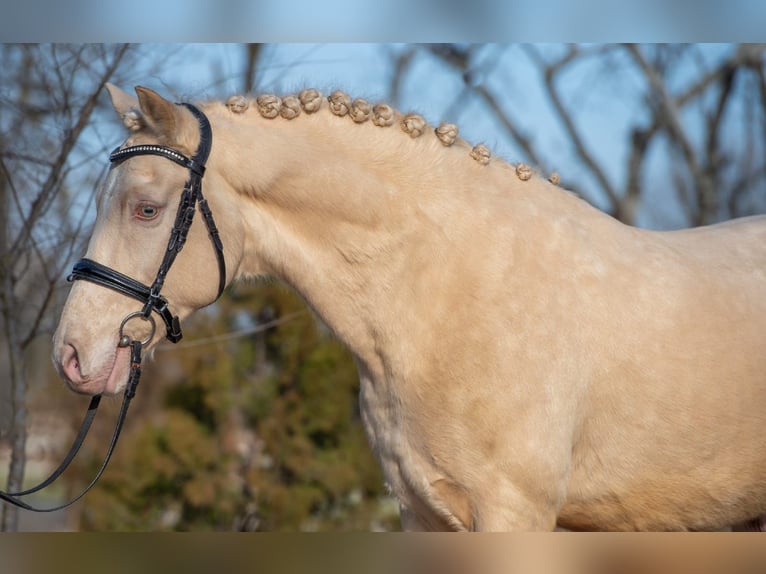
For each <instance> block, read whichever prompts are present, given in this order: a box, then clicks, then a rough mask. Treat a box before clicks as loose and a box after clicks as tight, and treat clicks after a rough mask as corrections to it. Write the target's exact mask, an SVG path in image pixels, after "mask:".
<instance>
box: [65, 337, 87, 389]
mask: <svg viewBox="0 0 766 574" xmlns="http://www.w3.org/2000/svg"><path fill="white" fill-rule="evenodd" d="M61 368H62V370H63V371H64V375H65V376H66V378H67V379H69V380H70V381H71V382H73V383H82V381H83V377H82V371H80V358H79V357H78V355H77V349H75V348H74V347H73V346H72V345H69V344H67V345H65V346H64V352H63V353H62V354H61Z"/></svg>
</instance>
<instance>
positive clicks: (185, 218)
mask: <svg viewBox="0 0 766 574" xmlns="http://www.w3.org/2000/svg"><path fill="white" fill-rule="evenodd" d="M179 105H183V106H185V107H186V108H188V109H189V111H190V112H191V113H192V114H193V115H194V116H195V117H196V118H197V121H198V122H199V130H200V143H199V147H198V148H197V151H196V152H195V153H194V155H193V156H192V157H187V156H186V155H184V154H182V153H181V152H179V151H178V150H175V149H173V148H170V147H167V146H161V145H135V146H129V147H125V148H119V147H118V148H117V149H115V150H114V151H113V152H112V153H111V154H110V155H109V161H110V163H111V164H112V166H115V165H119V164H120V163H122V162H123V161H125V160H127V159H129V158H131V157H134V156H139V155H158V156H161V157H164V158H167V159H169V160H171V161H173V162H175V163H177V164H178V165H181V166H183V167H185V168H187V169H188V170H189V179H188V180H187V181H186V184H185V185H184V190H183V193H182V194H181V200H180V202H179V204H178V211H177V212H176V218H175V222H174V223H173V229H172V230H171V232H170V239H169V240H168V246H167V249H166V250H165V254H164V256H163V258H162V263H160V268H159V270H158V271H157V275H156V276H155V278H154V281H153V282H152V284H151V285H144V284H143V283H141V282H140V281H136V280H135V279H133V278H131V277H129V276H127V275H124V274H122V273H120V272H119V271H115V270H114V269H112V268H110V267H107V266H106V265H102V264H101V263H97V262H96V261H93V260H92V259H87V258H83V259H80V260H79V261H78V262H77V263H75V265H74V268H73V269H72V274H71V275H69V277H68V278H67V280H68V281H70V282H72V281H77V280H85V281H90V282H91V283H95V284H97V285H101V286H102V287H108V288H109V289H113V290H114V291H117V292H118V293H122V294H123V295H126V296H128V297H132V298H133V299H137V300H138V301H140V302H141V303H143V304H144V305H143V308H142V309H141V310H140V311H135V312H133V313H130V314H128V315H127V316H126V317H125V318H124V319H123V320H122V323H121V324H120V328H119V332H118V333H119V339H118V347H130V374H129V375H128V383H127V386H126V388H125V394H124V397H123V401H122V407H121V408H120V413H119V415H118V417H117V423H116V424H115V429H114V433H113V434H112V440H111V441H110V443H109V448H108V449H107V452H106V455H105V457H104V461H103V463H102V464H101V466H100V468H99V469H98V471H97V472H96V476H95V478H93V480H92V481H91V482H90V484H88V486H87V487H85V489H84V490H83V491H82V492H80V494H78V495H77V496H76V497H74V498H73V499H72V500H70V501H69V502H67V503H65V504H61V505H59V506H55V507H53V508H37V507H34V506H31V505H30V504H27V503H26V502H24V501H23V500H21V497H24V496H27V495H29V494H32V493H35V492H38V491H40V490H42V489H43V488H45V487H46V486H48V485H50V484H51V483H53V482H54V481H55V480H56V479H57V478H58V477H59V476H61V474H62V473H63V472H64V471H65V470H66V468H67V467H68V466H69V464H70V463H71V462H72V460H74V457H75V455H76V454H77V452H78V451H79V450H80V447H81V446H82V443H83V441H84V440H85V437H86V436H87V434H88V430H89V429H90V426H91V424H92V423H93V419H94V417H95V416H96V412H97V410H98V406H99V403H100V401H101V395H96V396H94V397H93V398H92V399H91V401H90V404H89V405H88V410H87V412H86V414H85V418H84V419H83V422H82V424H81V426H80V430H79V431H78V433H77V436H76V437H75V439H74V442H73V443H72V446H71V447H70V449H69V452H68V453H67V455H66V456H65V457H64V460H63V461H62V463H61V464H60V465H59V466H58V468H56V470H54V471H53V472H52V473H51V475H50V476H49V477H48V478H46V479H45V480H44V481H42V482H41V483H40V484H38V485H37V486H34V487H32V488H28V489H26V490H22V491H20V492H3V491H0V500H3V501H5V502H7V503H9V504H13V505H15V506H18V507H19V508H23V509H25V510H31V511H34V512H53V511H56V510H61V509H62V508H66V507H67V506H69V505H70V504H73V503H74V502H77V501H78V500H79V499H80V498H82V497H83V496H84V495H85V493H86V492H88V491H89V490H90V489H91V488H92V487H93V485H95V484H96V482H97V481H98V479H99V478H100V477H101V475H102V474H103V472H104V470H105V469H106V466H107V464H108V463H109V460H110V459H111V457H112V453H113V452H114V448H115V446H116V445H117V440H118V438H119V436H120V432H121V431H122V427H123V424H124V423H125V417H126V415H127V412H128V407H129V406H130V402H131V400H132V399H133V397H134V396H135V394H136V387H137V386H138V382H139V379H140V378H141V360H142V357H141V351H142V349H143V347H144V346H145V345H147V344H149V343H150V342H151V340H152V338H153V337H154V334H155V331H156V324H155V322H154V318H153V316H152V313H153V312H154V313H157V314H158V315H159V316H160V318H161V319H162V320H163V322H164V323H165V327H166V335H165V336H166V338H167V339H168V341H170V342H171V343H177V342H178V341H180V340H181V337H182V336H183V334H182V333H181V325H180V322H179V320H178V316H177V315H173V313H172V312H171V311H170V308H169V304H168V301H167V299H166V298H165V297H163V296H162V295H161V294H160V291H161V290H162V286H163V285H164V284H165V278H166V276H167V273H168V271H169V270H170V267H171V266H172V265H173V262H174V261H175V259H176V256H177V255H178V253H179V252H180V251H181V249H183V246H184V244H185V242H186V237H187V235H188V233H189V229H190V228H191V224H192V221H193V219H194V213H195V211H196V210H197V208H199V211H200V213H201V214H202V218H203V220H204V222H205V226H206V227H207V230H208V233H209V236H210V241H211V243H212V244H213V249H214V251H215V256H216V261H217V263H218V276H219V281H218V294H217V295H216V300H217V299H218V298H219V297H220V296H221V293H223V290H224V288H225V287H226V261H225V259H224V255H223V243H222V242H221V238H220V235H219V233H218V228H217V227H216V225H215V221H214V219H213V214H212V213H211V211H210V207H209V206H208V204H207V200H206V199H205V198H204V196H203V195H202V177H203V175H204V174H205V163H206V162H207V159H208V156H209V155H210V149H211V147H212V145H213V133H212V130H211V129H210V122H209V121H208V119H207V117H206V116H205V114H204V113H202V111H200V110H199V109H198V108H197V107H196V106H193V105H192V104H189V103H182V104H179ZM134 319H137V320H142V321H147V322H148V323H149V327H150V333H149V335H148V336H147V337H146V338H145V339H143V340H141V341H138V340H134V339H131V338H130V336H129V335H126V334H125V325H126V324H127V323H128V322H129V321H131V320H134Z"/></svg>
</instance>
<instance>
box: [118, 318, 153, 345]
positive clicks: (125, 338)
mask: <svg viewBox="0 0 766 574" xmlns="http://www.w3.org/2000/svg"><path fill="white" fill-rule="evenodd" d="M136 317H138V318H139V319H141V320H142V321H148V322H149V323H151V327H152V328H151V331H149V335H148V336H147V337H146V338H145V339H144V340H143V341H141V346H142V347H143V346H144V345H148V344H149V342H150V341H151V340H152V339H154V334H155V333H156V332H157V324H156V323H155V322H154V317H152V316H151V315H149V316H144V314H143V313H142V312H141V311H134V312H133V313H131V314H130V315H128V316H126V317H125V318H124V319H123V320H122V323H120V331H119V333H118V334H119V342H118V343H117V346H118V347H127V346H128V345H130V342H131V341H132V339H131V338H130V336H129V335H126V334H124V333H123V330H124V328H125V324H126V323H127V322H128V321H130V320H131V319H134V318H136Z"/></svg>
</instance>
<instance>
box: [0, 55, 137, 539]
mask: <svg viewBox="0 0 766 574" xmlns="http://www.w3.org/2000/svg"><path fill="white" fill-rule="evenodd" d="M128 52H129V46H128V45H117V46H103V45H78V46H62V45H49V46H34V45H22V46H4V47H3V48H0V60H2V66H0V68H1V69H2V72H0V74H2V85H3V86H4V88H3V89H2V92H0V103H1V104H2V108H0V109H2V110H3V113H2V116H0V129H1V131H2V133H3V134H5V135H4V137H3V140H2V141H1V142H0V205H1V206H2V213H0V323H1V324H2V328H3V330H2V338H3V339H4V340H5V343H6V353H7V358H8V361H7V363H6V364H7V365H8V367H7V373H3V375H5V377H4V378H6V380H8V381H9V382H10V389H8V392H9V393H10V401H8V402H7V403H6V404H7V405H8V406H9V407H10V408H9V409H7V410H6V411H5V412H2V413H0V415H2V416H0V423H3V424H0V439H2V440H3V441H7V442H8V444H9V445H10V451H11V457H10V465H9V469H8V480H7V483H6V485H5V489H6V490H8V491H18V490H20V489H21V487H22V481H23V478H24V470H25V464H26V455H25V450H26V442H27V432H28V414H27V405H26V401H27V391H28V381H27V365H26V363H25V362H26V360H27V359H28V357H27V354H28V351H29V348H30V345H31V343H32V342H33V341H34V340H35V339H36V338H37V337H38V336H39V335H41V334H49V333H50V332H51V330H52V316H53V315H54V313H53V312H52V310H53V307H54V306H55V304H56V303H57V302H58V299H60V297H57V295H58V294H59V291H60V287H61V284H62V282H61V278H62V277H63V276H64V275H65V266H67V265H68V264H69V263H70V262H71V260H72V255H73V253H74V252H75V251H78V250H80V249H81V248H82V245H83V233H82V232H83V227H84V226H85V218H86V213H87V210H86V209H85V206H84V205H83V204H82V198H83V195H80V194H72V193H70V188H71V187H73V186H75V185H86V186H89V187H91V188H95V181H94V180H93V179H92V173H93V172H92V171H90V170H83V169H81V168H82V167H83V166H84V165H87V164H88V163H89V161H90V160H91V159H92V158H93V157H94V155H95V154H98V157H99V160H100V159H101V153H102V151H103V146H104V143H103V141H102V140H100V138H99V136H98V134H95V133H91V134H89V138H87V139H89V142H88V143H84V141H83V140H84V139H85V138H84V135H85V134H86V132H87V131H88V130H89V129H92V127H90V123H89V122H90V120H91V117H92V116H93V114H94V111H95V110H96V109H97V106H98V103H99V99H100V96H101V93H102V91H103V88H104V85H105V83H106V82H107V81H109V80H110V79H112V78H113V77H114V74H115V72H116V70H117V69H118V67H119V66H120V65H121V64H122V63H123V61H124V59H125V56H126V54H127V53H128ZM83 172H84V173H83ZM85 197H87V195H86V196H85ZM91 197H92V196H91ZM8 410H9V411H10V412H8ZM6 421H7V422H6ZM17 528H18V514H17V510H16V509H15V508H14V507H11V506H8V505H3V507H2V530H5V531H13V530H17Z"/></svg>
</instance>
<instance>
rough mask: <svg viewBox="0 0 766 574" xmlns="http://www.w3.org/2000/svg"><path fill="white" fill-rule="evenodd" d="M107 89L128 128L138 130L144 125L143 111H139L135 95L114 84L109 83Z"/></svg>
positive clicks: (113, 104)
mask: <svg viewBox="0 0 766 574" xmlns="http://www.w3.org/2000/svg"><path fill="white" fill-rule="evenodd" d="M106 90H107V91H108V92H109V97H110V98H111V100H112V107H114V111H116V112H117V113H118V114H119V115H120V118H121V119H122V123H124V124H125V127H126V128H128V129H129V130H130V131H138V130H140V129H141V128H142V127H144V122H143V118H142V117H141V112H139V111H138V100H137V99H136V98H135V97H134V96H131V95H130V94H128V93H127V92H124V91H123V90H121V89H120V88H118V87H117V86H115V85H114V84H109V83H107V84H106Z"/></svg>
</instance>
